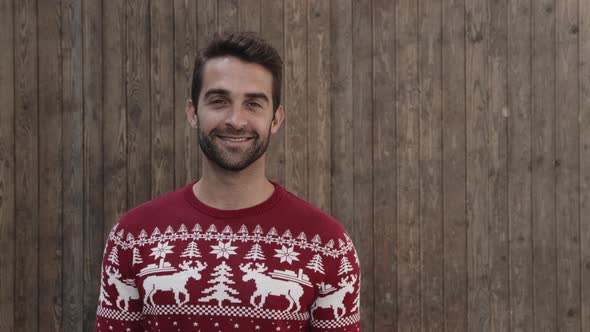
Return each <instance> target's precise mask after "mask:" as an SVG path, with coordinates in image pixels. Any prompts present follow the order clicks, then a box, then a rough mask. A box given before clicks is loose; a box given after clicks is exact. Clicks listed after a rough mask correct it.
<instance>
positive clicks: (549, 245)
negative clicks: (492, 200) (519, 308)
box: [531, 0, 557, 331]
mask: <svg viewBox="0 0 590 332" xmlns="http://www.w3.org/2000/svg"><path fill="white" fill-rule="evenodd" d="M554 2H555V1H554V0H543V1H532V5H533V7H532V8H533V9H532V12H533V18H532V20H533V22H532V29H533V31H532V38H533V40H532V50H531V54H532V59H531V61H532V69H531V72H532V76H531V82H532V94H533V95H532V111H533V113H532V139H533V146H532V160H533V165H532V167H533V179H532V181H533V183H532V193H533V194H532V205H533V206H532V211H533V262H534V265H533V291H534V292H533V299H534V303H533V308H534V313H533V315H534V324H533V328H534V330H537V331H555V330H557V316H556V312H557V307H556V301H557V289H556V287H557V285H556V282H557V276H556V273H557V270H556V268H557V266H556V262H555V260H556V258H557V257H556V247H555V245H556V243H555V234H556V223H555V213H556V211H555V169H554V164H555V159H554V158H555V142H554V141H555V129H554V121H555V113H554V112H555V63H554V60H555V58H554V50H555V43H554V41H555V31H554V30H555V20H554V19H555V14H554Z"/></svg>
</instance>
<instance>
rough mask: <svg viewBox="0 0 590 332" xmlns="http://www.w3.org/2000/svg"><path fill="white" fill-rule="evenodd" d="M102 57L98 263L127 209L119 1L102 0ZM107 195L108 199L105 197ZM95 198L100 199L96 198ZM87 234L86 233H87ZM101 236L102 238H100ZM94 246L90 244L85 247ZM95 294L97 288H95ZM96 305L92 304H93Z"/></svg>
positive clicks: (123, 27) (123, 20) (123, 12)
mask: <svg viewBox="0 0 590 332" xmlns="http://www.w3.org/2000/svg"><path fill="white" fill-rule="evenodd" d="M102 18H103V23H102V35H103V45H102V47H103V58H102V63H103V64H102V73H103V74H102V84H101V85H100V86H101V88H102V89H103V95H104V96H105V98H104V99H103V100H104V104H103V107H104V110H108V112H106V111H105V112H103V120H102V121H103V129H102V133H103V146H104V147H103V149H104V152H103V153H104V156H103V165H104V180H103V193H104V196H103V197H104V198H105V199H104V218H103V220H104V225H103V232H102V233H103V234H104V237H103V236H101V237H100V238H98V237H97V238H93V239H94V240H96V241H100V243H101V246H100V248H101V250H100V256H98V255H93V257H95V258H98V259H99V260H98V261H95V260H93V262H94V264H99V265H98V266H100V263H101V260H102V248H103V246H104V244H105V242H106V239H107V236H108V234H109V232H110V230H111V227H112V225H113V224H114V223H115V222H116V221H117V220H118V219H119V218H120V217H121V216H122V215H123V213H125V211H126V210H127V205H128V203H127V191H128V187H127V70H126V62H127V60H126V59H127V48H126V45H127V41H126V40H127V39H126V30H127V29H126V24H127V23H126V20H127V14H126V7H125V4H124V3H122V2H119V1H105V2H103V15H102ZM106 198H108V199H106ZM99 199H102V197H101V198H99ZM89 235H90V234H89ZM103 238H104V241H103ZM88 248H89V249H90V248H94V244H90V245H89V247H88ZM95 291H96V292H97V293H96V294H98V289H97V290H95ZM94 305H96V304H94Z"/></svg>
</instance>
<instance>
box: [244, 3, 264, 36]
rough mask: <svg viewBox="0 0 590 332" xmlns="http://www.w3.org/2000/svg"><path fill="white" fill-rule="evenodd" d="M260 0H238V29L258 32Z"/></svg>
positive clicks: (260, 13) (260, 12)
mask: <svg viewBox="0 0 590 332" xmlns="http://www.w3.org/2000/svg"><path fill="white" fill-rule="evenodd" d="M261 17H262V11H261V0H240V1H238V31H242V32H256V33H260V25H261V22H260V21H261Z"/></svg>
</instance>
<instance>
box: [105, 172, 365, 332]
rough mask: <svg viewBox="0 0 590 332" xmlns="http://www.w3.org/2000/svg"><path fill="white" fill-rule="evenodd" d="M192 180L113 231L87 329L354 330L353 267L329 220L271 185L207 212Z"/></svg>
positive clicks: (339, 231) (351, 254) (342, 236)
mask: <svg viewBox="0 0 590 332" xmlns="http://www.w3.org/2000/svg"><path fill="white" fill-rule="evenodd" d="M195 182H196V181H195ZM195 182H192V183H190V184H188V185H186V186H185V187H183V188H180V189H178V190H177V191H175V192H171V193H168V194H165V195H162V196H160V197H158V198H156V199H154V200H152V201H149V202H147V203H144V204H142V205H140V206H138V207H136V208H133V209H131V210H129V211H128V212H127V213H125V214H124V215H123V216H122V217H121V218H120V219H119V220H118V222H117V223H116V224H115V226H114V227H113V229H112V231H111V233H110V235H109V237H108V240H107V243H106V248H105V251H104V257H103V265H102V277H101V289H100V297H99V303H98V310H97V316H96V323H95V331H104V332H112V331H115V332H116V331H124V332H127V331H203V332H210V331H224V332H230V331H281V332H288V331H291V332H292V331H333V332H337V331H360V322H359V321H360V315H359V289H360V269H359V261H358V257H357V255H356V251H355V249H354V246H353V244H352V241H351V239H350V237H348V235H347V234H346V232H345V231H344V229H343V227H342V226H341V225H340V224H339V223H338V222H337V221H336V220H335V219H333V218H332V217H330V216H329V215H327V214H325V213H323V212H322V211H321V210H319V209H318V208H315V207H313V206H312V205H310V204H309V203H307V202H305V201H303V200H302V199H300V198H298V197H296V196H295V195H293V194H291V193H290V192H288V191H287V190H285V188H283V187H282V186H281V185H280V184H278V183H274V182H273V184H274V186H275V190H274V192H273V194H272V196H271V197H270V198H268V199H267V200H266V201H264V202H262V203H260V204H258V205H256V206H253V207H250V208H245V209H240V210H219V209H215V208H212V207H209V206H207V205H205V204H204V203H202V202H201V201H199V200H198V199H197V198H196V196H195V195H194V193H193V191H192V186H193V184H194V183H195Z"/></svg>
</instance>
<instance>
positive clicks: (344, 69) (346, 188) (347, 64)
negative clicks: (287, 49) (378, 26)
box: [330, 0, 356, 238]
mask: <svg viewBox="0 0 590 332" xmlns="http://www.w3.org/2000/svg"><path fill="white" fill-rule="evenodd" d="M330 32H331V37H330V44H331V45H330V50H331V52H330V67H331V69H330V72H331V74H330V76H331V77H330V81H331V84H330V96H331V97H330V98H331V100H330V106H331V110H330V112H331V114H332V137H331V140H332V146H331V150H332V170H331V172H332V184H331V189H332V203H331V206H332V215H333V216H334V217H335V218H336V219H338V221H340V222H341V223H342V225H343V226H344V227H345V228H346V229H347V231H348V232H349V233H350V234H351V236H353V237H354V238H356V235H354V234H353V232H354V218H353V201H354V195H353V193H354V179H353V176H352V175H353V164H354V163H353V160H354V159H353V158H354V155H353V153H352V148H353V144H354V137H353V135H351V134H350V133H352V132H353V108H352V100H353V99H352V98H353V93H352V85H353V83H352V68H353V67H352V1H338V0H333V1H331V2H330Z"/></svg>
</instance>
